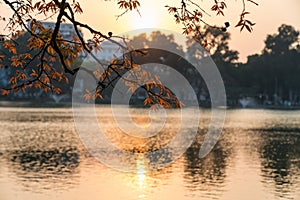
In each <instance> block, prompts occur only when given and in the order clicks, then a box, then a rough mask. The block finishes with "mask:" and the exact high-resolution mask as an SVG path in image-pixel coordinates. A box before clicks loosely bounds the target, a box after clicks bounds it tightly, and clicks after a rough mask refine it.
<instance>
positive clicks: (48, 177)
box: [0, 107, 300, 200]
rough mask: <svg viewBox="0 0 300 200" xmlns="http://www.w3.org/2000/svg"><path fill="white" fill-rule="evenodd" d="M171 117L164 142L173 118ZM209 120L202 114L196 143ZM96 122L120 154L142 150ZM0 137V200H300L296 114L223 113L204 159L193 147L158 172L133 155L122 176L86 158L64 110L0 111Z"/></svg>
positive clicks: (141, 119)
mask: <svg viewBox="0 0 300 200" xmlns="http://www.w3.org/2000/svg"><path fill="white" fill-rule="evenodd" d="M97 109H98V111H99V113H100V114H101V113H105V112H106V110H107V108H106V107H99V108H97ZM120 109H121V108H120ZM131 112H133V113H135V114H136V115H135V119H134V120H135V121H136V122H138V123H142V124H143V123H148V121H147V120H148V119H147V116H144V115H143V112H142V111H141V109H132V110H131ZM172 116H173V117H174V119H172V120H171V121H170V122H168V123H167V126H169V127H168V129H167V130H170V131H169V132H170V135H172V131H173V130H172V127H173V126H172V124H175V123H176V121H174V120H175V118H176V112H174V113H173V114H172ZM209 117H210V114H209V111H206V110H203V111H202V119H201V120H202V121H201V123H200V125H199V128H198V132H199V136H198V140H199V141H201V137H202V136H201V135H203V133H204V132H205V130H206V127H207V124H206V123H207V121H208V120H209ZM100 121H101V122H104V123H105V127H106V128H107V130H108V133H107V134H108V137H109V138H110V139H112V140H116V142H119V145H123V146H122V148H124V149H126V150H128V151H130V148H133V147H132V145H136V146H139V145H140V143H143V141H137V140H132V141H131V142H128V141H127V142H126V140H128V136H126V137H127V139H126V138H125V139H124V138H123V139H120V133H118V132H117V131H116V129H115V127H114V126H115V124H114V123H113V120H112V119H110V118H109V117H108V116H104V118H103V119H100ZM0 130H1V131H0V199H1V200H11V199H14V200H21V199H22V200H27V199H28V200H35V199H37V200H50V199H61V200H62V199H64V200H76V199H88V200H89V199H90V200H94V199H105V200H115V199H124V200H127V199H128V200H131V199H132V200H134V199H149V200H153V199H159V200H161V199H163V200H165V199H166V200H168V199H171V200H182V199H189V200H190V199H191V200H201V199H222V200H235V199H238V200H240V199H243V200H246V199H249V200H250V199H251V200H252V199H295V200H299V199H300V111H271V110H248V109H243V110H229V111H227V117H226V122H225V126H224V129H223V132H222V135H221V137H220V139H219V141H218V143H217V145H216V146H215V147H214V149H213V151H212V152H210V154H209V155H208V156H206V157H205V158H203V159H199V158H198V152H199V148H200V144H199V143H200V142H199V143H198V142H194V144H193V145H192V146H191V147H190V148H189V149H188V150H187V151H186V153H184V154H183V155H182V156H181V157H180V158H179V159H178V160H176V161H175V162H173V163H172V164H171V165H169V166H168V167H166V168H163V169H160V170H157V171H147V170H143V169H145V168H146V166H145V165H146V164H145V158H144V157H143V153H139V155H140V157H139V159H138V160H137V162H136V165H137V170H136V171H133V172H127V173H125V172H120V171H117V170H115V169H112V168H109V167H107V166H106V165H104V164H102V163H101V162H98V161H97V159H95V158H94V157H92V156H90V154H89V152H87V150H86V149H85V148H84V146H83V145H82V143H81V141H80V140H79V137H78V135H77V133H76V131H75V128H74V122H73V114H72V110H71V109H70V108H0ZM114 134H116V136H114ZM165 134H166V135H168V131H166V133H165ZM156 140H157V138H156ZM198 140H197V141H198ZM120 141H121V142H120ZM129 141H130V140H129ZM152 146H153V145H152ZM137 148H140V147H137ZM157 148H159V147H157ZM112 159H113V158H112Z"/></svg>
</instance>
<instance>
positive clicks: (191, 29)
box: [166, 0, 257, 48]
mask: <svg viewBox="0 0 300 200" xmlns="http://www.w3.org/2000/svg"><path fill="white" fill-rule="evenodd" d="M242 1H243V11H242V13H241V17H240V21H239V22H238V24H237V26H236V27H238V26H242V28H241V30H243V28H244V26H245V27H246V29H247V30H248V31H249V32H251V31H252V26H254V25H255V23H252V22H251V21H249V20H247V19H245V15H246V14H248V13H249V12H245V9H246V6H245V0H242ZM247 1H249V2H251V3H254V4H256V5H257V3H255V2H254V1H252V0H247ZM166 7H167V8H168V11H169V13H170V14H173V15H174V17H175V21H176V23H181V24H182V25H183V34H185V35H192V36H193V38H194V40H195V41H197V42H200V43H201V44H202V46H203V47H204V48H206V47H208V46H211V43H209V42H208V41H207V39H206V38H205V37H204V36H203V34H202V31H201V27H202V29H205V28H203V27H204V26H206V27H207V26H208V27H210V28H214V29H219V30H222V31H224V32H226V31H227V28H228V27H229V25H230V24H229V22H225V23H224V25H223V26H216V25H210V24H208V23H206V21H205V20H204V19H203V16H204V15H208V16H211V15H210V14H209V13H208V12H206V11H205V10H204V9H203V8H202V7H200V5H199V4H198V3H195V2H193V1H192V0H182V1H181V6H180V7H173V6H166ZM226 8H227V5H226V3H225V2H224V1H219V0H214V1H213V6H212V7H211V10H212V11H213V12H216V15H217V16H218V15H222V16H224V10H225V9H226ZM203 25H204V26H203Z"/></svg>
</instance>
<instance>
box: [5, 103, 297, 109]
mask: <svg viewBox="0 0 300 200" xmlns="http://www.w3.org/2000/svg"><path fill="white" fill-rule="evenodd" d="M97 105H108V104H97ZM0 107H17V108H18V107H24V108H71V107H72V102H61V103H55V102H30V101H0ZM130 107H132V108H141V107H142V106H141V105H130ZM201 108H203V109H209V108H210V107H207V106H204V107H201ZM226 109H228V110H232V109H253V110H255V109H265V110H300V106H283V105H260V106H256V107H246V108H243V107H240V106H227V107H226Z"/></svg>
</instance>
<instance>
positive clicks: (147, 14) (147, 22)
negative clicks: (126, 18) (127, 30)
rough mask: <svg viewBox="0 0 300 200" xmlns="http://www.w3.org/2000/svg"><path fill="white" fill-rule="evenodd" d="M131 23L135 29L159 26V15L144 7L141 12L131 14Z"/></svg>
mask: <svg viewBox="0 0 300 200" xmlns="http://www.w3.org/2000/svg"><path fill="white" fill-rule="evenodd" d="M130 24H131V27H132V28H134V29H142V28H157V26H158V16H157V14H155V12H153V10H149V9H143V10H141V12H140V14H138V13H134V14H132V15H131V20H130Z"/></svg>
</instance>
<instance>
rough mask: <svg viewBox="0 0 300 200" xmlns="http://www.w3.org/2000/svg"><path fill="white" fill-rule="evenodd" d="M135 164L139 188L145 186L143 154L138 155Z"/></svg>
mask: <svg viewBox="0 0 300 200" xmlns="http://www.w3.org/2000/svg"><path fill="white" fill-rule="evenodd" d="M136 165H137V180H138V185H139V188H145V185H144V184H145V178H146V170H145V161H144V155H140V156H139V158H138V160H137V161H136Z"/></svg>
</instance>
